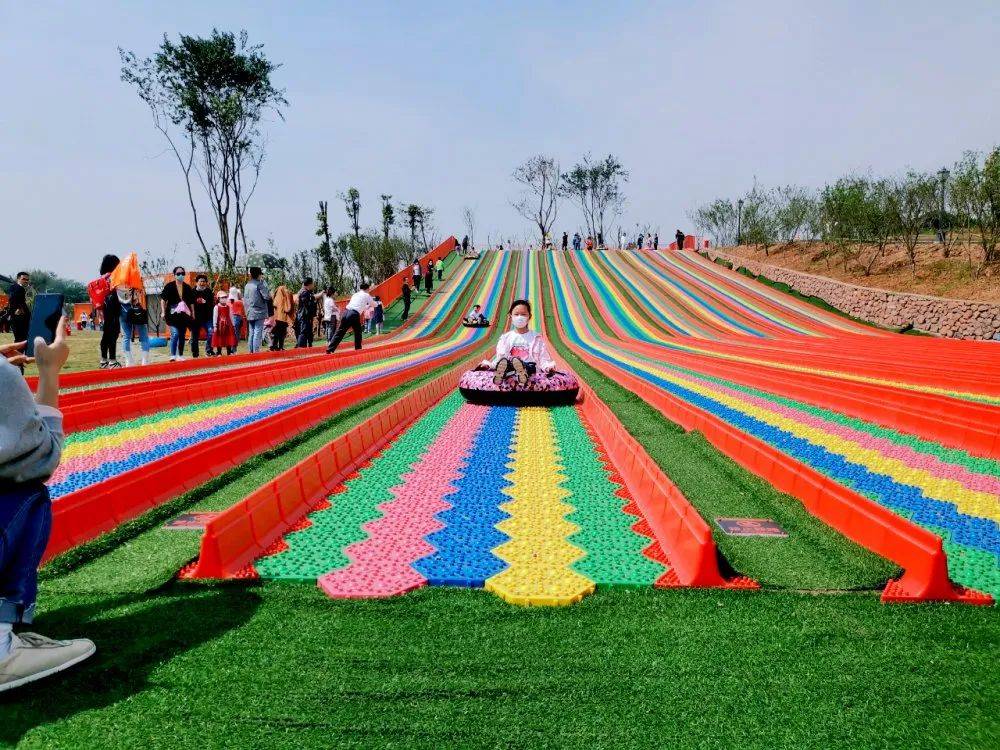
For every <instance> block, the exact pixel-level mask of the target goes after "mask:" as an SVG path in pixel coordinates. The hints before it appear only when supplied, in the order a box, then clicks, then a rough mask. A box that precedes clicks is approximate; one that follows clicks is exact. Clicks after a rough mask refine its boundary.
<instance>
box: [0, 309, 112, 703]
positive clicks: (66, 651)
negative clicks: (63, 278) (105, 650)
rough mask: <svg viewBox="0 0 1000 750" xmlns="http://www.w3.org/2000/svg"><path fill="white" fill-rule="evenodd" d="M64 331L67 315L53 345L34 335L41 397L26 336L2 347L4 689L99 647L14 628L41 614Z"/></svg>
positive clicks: (58, 451)
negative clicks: (27, 376)
mask: <svg viewBox="0 0 1000 750" xmlns="http://www.w3.org/2000/svg"><path fill="white" fill-rule="evenodd" d="M65 331H66V319H65V318H62V319H60V321H59V325H58V327H57V328H56V334H55V340H54V341H53V342H52V343H51V344H46V343H45V341H44V340H43V339H41V338H37V339H36V340H35V358H34V361H35V363H36V364H37V366H38V387H37V389H36V392H35V394H34V396H32V393H31V391H30V390H29V389H28V385H27V383H26V382H25V380H24V378H23V377H22V376H21V372H20V371H19V370H18V367H19V366H23V365H24V364H26V363H27V362H29V361H31V360H30V359H29V358H28V357H26V356H24V354H23V352H22V349H23V347H24V346H25V339H26V337H25V338H21V339H18V340H17V341H16V343H13V344H6V345H3V346H0V393H2V394H3V398H2V399H0V540H2V541H0V693H2V692H5V691H7V690H11V689H13V688H16V687H19V686H20V685H24V684H27V683H29V682H34V681H35V680H39V679H41V678H43V677H47V676H48V675H51V674H55V673H56V672H61V671H62V670H63V669H66V668H68V667H71V666H72V665H74V664H76V663H77V662H81V661H83V660H84V659H86V658H88V657H89V656H91V655H92V654H93V653H94V651H95V650H96V647H95V646H94V643H93V641H90V640H87V639H86V638H80V639H78V640H72V641H56V640H52V639H51V638H46V637H45V636H42V635H38V634H37V633H24V632H22V633H14V632H13V630H14V626H15V625H28V624H30V623H31V622H32V620H33V619H34V616H35V601H36V598H37V595H38V565H39V563H40V562H41V560H42V555H43V554H44V552H45V547H46V545H47V544H48V542H49V530H50V529H51V527H52V503H51V501H50V499H49V491H48V488H47V487H46V486H45V481H46V480H47V479H48V478H49V477H50V476H51V475H52V472H53V471H55V469H56V467H57V466H58V465H59V459H60V457H61V456H62V449H63V415H62V412H60V411H59V370H60V369H62V367H63V365H65V364H66V359H67V358H68V357H69V346H67V344H66V341H65V339H64V336H65V335H66V333H65Z"/></svg>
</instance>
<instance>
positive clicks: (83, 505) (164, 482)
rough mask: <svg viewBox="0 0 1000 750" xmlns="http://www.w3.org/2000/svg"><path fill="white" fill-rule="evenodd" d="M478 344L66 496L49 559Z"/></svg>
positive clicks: (58, 505)
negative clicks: (210, 457) (209, 457)
mask: <svg viewBox="0 0 1000 750" xmlns="http://www.w3.org/2000/svg"><path fill="white" fill-rule="evenodd" d="M478 346H480V344H478V343H476V342H472V343H470V344H467V345H466V346H464V347H462V348H461V349H459V350H458V351H456V352H453V353H452V354H450V355H448V356H447V357H444V358H441V359H433V360H430V361H428V362H424V363H421V364H419V365H416V366H414V367H411V368H409V369H407V370H403V371H401V372H395V373H391V374H387V375H384V376H382V377H379V378H375V379H374V380H370V381H368V382H365V383H360V384H358V385H354V386H351V387H349V388H345V389H344V390H342V391H338V392H336V393H332V394H330V395H328V396H324V397H322V398H318V399H316V400H314V401H310V402H309V403H306V404H302V405H301V406H298V407H295V408H294V409H291V410H289V411H286V412H283V413H281V414H277V415H275V416H273V417H270V418H269V419H267V420H266V421H264V422H261V423H259V424H256V425H253V426H248V427H245V428H243V429H241V430H239V431H237V432H233V433H227V434H223V435H220V436H218V437H216V438H213V439H212V440H207V441H204V442H202V443H198V444H196V445H192V446H190V447H188V448H185V449H183V450H181V451H178V452H177V453H175V454H173V455H171V456H169V457H167V458H163V459H160V460H159V461H157V462H156V463H153V464H150V465H147V466H142V467H139V468H137V469H133V470H132V471H129V472H126V473H125V474H122V475H121V476H119V477H116V478H115V481H114V482H110V483H109V482H101V483H98V484H95V485H91V486H90V487H86V488H84V489H82V490H79V491H77V492H74V493H72V494H69V495H66V496H65V497H63V498H60V499H59V500H57V501H56V502H54V503H53V504H52V534H51V537H50V539H49V544H48V547H47V548H46V550H45V558H44V559H46V560H47V559H49V558H51V557H53V556H54V555H57V554H59V553H61V552H65V551H66V550H68V549H71V548H72V547H74V546H76V545H78V544H82V543H83V542H86V541H89V540H90V539H93V538H95V537H97V536H99V535H100V534H103V533H105V532H107V531H110V530H111V529H113V528H115V527H116V526H118V525H119V524H121V523H124V522H125V521H127V520H130V519H132V518H135V517H136V516H139V515H141V514H142V513H145V512H146V511H148V510H150V509H152V508H155V507H156V506H158V505H160V504H162V503H164V502H166V501H167V500H169V499H171V498H173V497H176V496H177V495H179V494H181V493H183V492H186V491H187V490H190V489H193V488H195V487H197V486H199V485H201V484H202V483H204V482H205V481H206V480H208V479H209V478H211V477H213V476H218V475H219V474H221V473H223V472H225V471H227V470H228V469H230V468H233V467H235V466H237V465H238V464H239V463H241V462H242V461H244V460H246V459H247V458H249V457H250V456H252V455H255V454H257V453H260V452H261V451H263V450H266V449H267V448H268V447H270V448H274V447H277V446H278V445H280V444H281V443H283V442H284V441H285V440H287V439H289V438H290V437H292V436H293V435H296V434H298V433H300V432H302V431H303V430H305V429H308V428H310V427H312V426H313V425H315V424H318V423H319V422H322V421H323V420H324V419H327V418H329V417H330V415H331V414H333V413H335V412H336V411H338V410H341V409H344V408H346V407H348V406H351V405H353V404H355V403H357V402H359V401H362V400H363V399H366V398H369V397H371V396H374V395H376V394H379V393H383V392H385V391H387V390H389V389H390V388H393V387H395V386H398V385H401V384H402V383H404V382H406V381H407V380H409V379H412V378H415V377H419V376H420V375H423V374H424V373H427V372H430V371H431V370H433V369H435V368H437V367H440V366H442V365H447V364H450V363H452V362H456V361H458V360H460V359H462V358H464V357H466V356H468V355H469V354H470V353H471V352H472V350H473V349H475V348H476V347H478ZM206 455H212V456H214V457H218V460H214V459H213V461H206V460H205V456H206ZM220 462H221V463H220Z"/></svg>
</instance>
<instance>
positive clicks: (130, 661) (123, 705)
mask: <svg viewBox="0 0 1000 750" xmlns="http://www.w3.org/2000/svg"><path fill="white" fill-rule="evenodd" d="M997 623H998V620H997V618H996V616H995V613H994V612H992V611H989V610H984V609H979V608H972V607H961V606H949V605H930V606H919V607H917V606H897V607H888V606H883V605H880V604H879V603H878V602H877V601H876V600H875V598H874V597H871V596H863V595H842V596H836V597H834V596H808V595H800V594H790V593H770V594H760V593H758V594H754V593H745V592H720V591H678V590H674V591H656V590H652V589H639V590H624V589H618V590H610V591H606V592H600V593H597V594H594V595H592V596H590V597H587V598H586V599H585V600H584V601H583V602H582V603H580V604H577V605H574V606H572V607H567V608H558V609H526V608H519V607H514V606H511V605H509V604H506V603H504V602H503V601H501V600H499V599H498V598H496V597H494V596H493V595H491V594H489V593H486V592H482V591H467V590H462V591H456V590H446V589H424V590H421V591H418V592H414V593H411V594H409V595H407V596H405V597H402V598H398V599H393V600H388V601H372V602H350V601H340V602H334V601H331V600H330V599H327V598H326V597H325V596H324V595H323V594H322V593H321V592H320V591H319V590H318V589H316V587H314V586H305V585H295V584H280V583H268V584H260V585H254V586H251V585H247V584H242V585H227V586H214V587H209V586H204V585H193V584H181V583H173V584H170V585H169V586H167V587H165V588H163V589H162V590H159V591H157V592H154V593H151V594H149V595H146V596H143V597H127V596H126V597H122V596H93V597H90V598H83V597H70V596H67V597H62V598H60V597H50V598H49V601H48V604H47V606H46V610H45V612H44V614H43V616H42V617H41V618H40V622H39V623H38V626H39V629H41V630H42V631H43V632H52V633H55V634H60V635H71V634H87V635H89V636H91V637H93V638H94V640H95V641H96V642H97V644H98V653H97V655H96V656H95V657H93V658H92V659H91V660H90V661H89V662H87V663H86V664H85V665H81V666H80V667H78V668H76V669H74V670H73V671H72V672H69V673H66V674H64V675H60V676H58V677H56V678H52V679H49V680H48V681H47V682H45V683H39V684H37V685H34V686H28V687H26V688H24V689H22V690H20V691H19V692H17V693H13V694H7V695H5V696H3V697H0V744H4V745H12V744H14V743H18V742H20V746H21V747H25V748H45V749H46V750H55V749H57V748H74V749H76V748H91V747H101V748H103V749H104V750H112V749H113V748H136V747H150V748H160V747H169V748H198V749H199V750H201V749H203V748H222V747H227V748H230V747H245V748H257V747H266V748H286V747H287V748H313V747H315V748H329V747H337V748H341V747H344V748H350V747H380V748H382V747H388V748H443V747H463V748H464V747H494V748H536V747H580V748H587V749H588V750H593V749H594V748H615V749H616V750H618V749H620V748H641V749H642V750H648V749H649V748H671V749H672V750H674V749H682V748H737V747H738V748H785V747H787V748H801V749H803V750H808V749H809V748H817V749H822V750H826V749H827V748H833V747H838V748H839V747H844V748H881V747H893V748H895V747H900V748H904V747H905V748H911V749H916V748H990V747H996V746H997V740H998V732H1000V721H998V715H997V712H996V703H997V688H996V679H997V678H996V656H997V654H996V644H997V642H998V636H1000V628H998V625H997Z"/></svg>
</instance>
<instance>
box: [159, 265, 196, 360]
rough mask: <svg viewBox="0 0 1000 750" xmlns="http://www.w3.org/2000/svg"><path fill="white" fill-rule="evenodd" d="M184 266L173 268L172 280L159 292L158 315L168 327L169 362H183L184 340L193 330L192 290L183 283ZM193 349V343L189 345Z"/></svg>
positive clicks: (185, 274) (188, 285)
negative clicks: (189, 330)
mask: <svg viewBox="0 0 1000 750" xmlns="http://www.w3.org/2000/svg"><path fill="white" fill-rule="evenodd" d="M185 276H187V272H186V271H185V270H184V266H177V267H175V268H174V280H173V281H168V282H167V284H166V285H165V286H164V287H163V291H162V292H160V315H161V316H162V317H163V319H164V320H165V321H166V322H167V325H168V326H170V361H171V362H173V361H174V360H177V361H178V362H183V361H184V338H185V336H186V335H187V331H188V329H189V328H190V329H192V332H193V330H194V317H193V314H192V309H193V308H194V289H192V288H191V285H190V284H188V283H187V282H186V281H184V277H185ZM191 346H192V348H194V342H193V341H192V343H191Z"/></svg>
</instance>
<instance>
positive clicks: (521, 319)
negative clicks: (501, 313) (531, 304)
mask: <svg viewBox="0 0 1000 750" xmlns="http://www.w3.org/2000/svg"><path fill="white" fill-rule="evenodd" d="M510 320H511V322H512V323H513V324H514V327H515V328H525V327H526V326H527V325H528V316H527V315H515V316H513V317H512V318H511V319H510Z"/></svg>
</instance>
